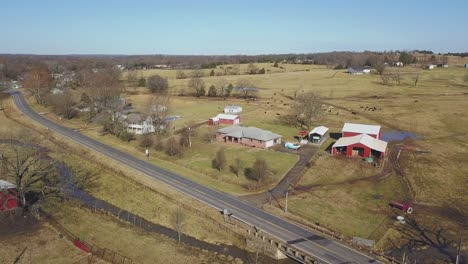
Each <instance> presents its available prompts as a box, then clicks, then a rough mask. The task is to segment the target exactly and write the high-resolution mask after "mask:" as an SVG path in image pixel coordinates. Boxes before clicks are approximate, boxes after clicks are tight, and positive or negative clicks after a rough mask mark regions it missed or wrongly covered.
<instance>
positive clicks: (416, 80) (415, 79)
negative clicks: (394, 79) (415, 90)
mask: <svg viewBox="0 0 468 264" xmlns="http://www.w3.org/2000/svg"><path fill="white" fill-rule="evenodd" d="M413 80H414V86H417V85H418V82H419V72H418V73H416V75H414V77H413Z"/></svg>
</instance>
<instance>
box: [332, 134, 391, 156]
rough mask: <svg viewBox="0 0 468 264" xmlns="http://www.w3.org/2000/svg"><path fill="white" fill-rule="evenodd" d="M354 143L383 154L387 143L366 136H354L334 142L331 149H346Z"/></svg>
mask: <svg viewBox="0 0 468 264" xmlns="http://www.w3.org/2000/svg"><path fill="white" fill-rule="evenodd" d="M356 143H361V144H363V145H364V146H367V147H369V148H371V149H373V150H377V151H380V152H385V150H386V149H387V142H385V141H382V140H379V139H375V138H373V137H371V136H369V135H366V134H361V135H356V136H354V137H342V138H340V139H338V140H337V141H336V142H335V144H334V145H333V147H334V148H337V147H347V146H350V145H353V144H356Z"/></svg>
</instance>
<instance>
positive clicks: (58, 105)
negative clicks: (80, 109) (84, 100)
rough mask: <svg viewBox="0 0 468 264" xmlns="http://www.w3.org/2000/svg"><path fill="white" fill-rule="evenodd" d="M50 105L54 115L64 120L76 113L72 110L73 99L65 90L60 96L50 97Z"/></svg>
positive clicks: (68, 91) (74, 103)
mask: <svg viewBox="0 0 468 264" xmlns="http://www.w3.org/2000/svg"><path fill="white" fill-rule="evenodd" d="M50 104H51V105H52V109H53V111H54V112H55V113H56V114H58V115H61V116H63V117H64V118H66V119H71V118H73V117H74V116H75V115H76V113H77V112H76V110H75V109H74V106H75V105H76V102H75V99H74V97H73V94H72V93H71V92H70V90H68V89H65V90H64V91H63V93H62V94H56V95H52V96H51V97H50Z"/></svg>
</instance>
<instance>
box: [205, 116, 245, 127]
mask: <svg viewBox="0 0 468 264" xmlns="http://www.w3.org/2000/svg"><path fill="white" fill-rule="evenodd" d="M218 124H222V125H238V124H240V116H238V115H229V114H218V115H217V116H215V117H212V118H210V119H209V120H208V125H210V126H214V125H218Z"/></svg>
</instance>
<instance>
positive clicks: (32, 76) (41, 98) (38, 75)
mask: <svg viewBox="0 0 468 264" xmlns="http://www.w3.org/2000/svg"><path fill="white" fill-rule="evenodd" d="M23 86H24V88H25V89H26V90H28V91H29V92H31V94H32V95H33V96H34V98H35V99H36V102H37V103H38V104H41V105H44V104H45V103H46V96H47V95H48V94H49V91H50V89H51V87H52V78H51V76H50V72H49V69H48V68H47V66H45V65H41V66H36V67H34V68H32V69H31V70H29V71H27V72H26V73H25V75H24V80H23Z"/></svg>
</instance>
